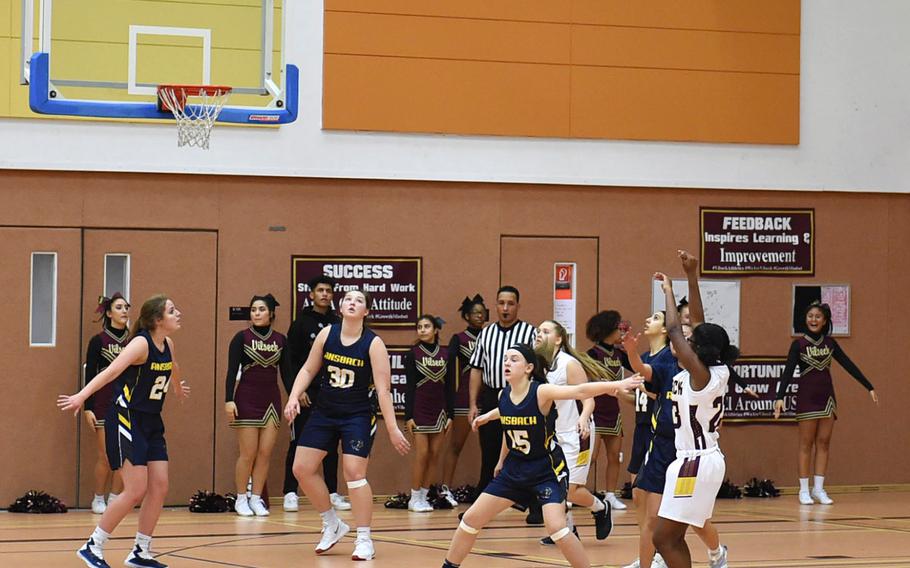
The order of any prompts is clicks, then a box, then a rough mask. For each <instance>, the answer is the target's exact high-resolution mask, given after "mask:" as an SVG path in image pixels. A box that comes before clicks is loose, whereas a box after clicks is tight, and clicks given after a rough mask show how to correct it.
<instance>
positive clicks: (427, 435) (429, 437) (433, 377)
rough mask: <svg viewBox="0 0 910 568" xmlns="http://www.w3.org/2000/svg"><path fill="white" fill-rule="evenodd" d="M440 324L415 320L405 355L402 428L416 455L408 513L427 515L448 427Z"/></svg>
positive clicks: (449, 401) (448, 388)
mask: <svg viewBox="0 0 910 568" xmlns="http://www.w3.org/2000/svg"><path fill="white" fill-rule="evenodd" d="M440 329H442V322H441V321H440V320H439V318H437V317H435V316H431V315H422V316H420V317H419V318H418V319H417V340H418V341H417V343H416V344H415V345H414V346H413V347H412V348H411V350H410V351H409V352H408V353H406V354H405V363H404V365H405V372H406V373H407V379H408V382H407V395H406V396H405V410H404V420H405V428H407V430H408V431H409V432H410V433H412V434H414V445H415V446H416V447H417V455H416V456H415V459H414V463H413V466H412V470H411V499H410V501H408V510H410V511H413V512H415V513H427V512H430V511H432V510H433V506H432V505H430V503H429V502H428V501H427V493H428V491H429V489H428V488H429V487H430V482H431V481H432V478H433V476H434V473H435V472H434V470H435V469H436V467H435V466H436V464H437V463H438V458H439V451H440V449H441V447H442V442H443V440H444V439H445V433H446V432H447V431H448V430H449V428H450V427H451V426H452V414H453V405H454V401H453V398H454V397H453V395H454V392H455V389H454V388H453V387H452V383H453V382H454V374H455V365H454V363H453V362H452V361H450V354H449V349H448V348H447V347H443V346H441V345H440V344H439V331H440Z"/></svg>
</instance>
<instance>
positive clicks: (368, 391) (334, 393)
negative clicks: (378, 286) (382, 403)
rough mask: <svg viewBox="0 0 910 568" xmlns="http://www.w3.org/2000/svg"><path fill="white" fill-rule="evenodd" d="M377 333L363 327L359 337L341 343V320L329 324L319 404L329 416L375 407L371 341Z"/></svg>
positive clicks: (317, 400)
mask: <svg viewBox="0 0 910 568" xmlns="http://www.w3.org/2000/svg"><path fill="white" fill-rule="evenodd" d="M375 337H376V334H375V333H373V332H372V331H371V330H370V329H369V328H367V327H364V328H363V333H362V334H361V336H360V339H358V340H357V341H355V342H354V343H353V344H351V345H347V346H345V345H342V343H341V324H333V325H332V326H331V327H330V328H329V335H328V337H326V340H325V346H324V347H323V350H322V371H321V376H320V382H319V389H320V390H319V398H317V399H316V406H317V408H319V409H320V410H321V411H322V412H323V413H325V414H326V415H328V416H346V415H353V414H369V413H370V412H372V411H373V366H372V365H371V364H370V345H371V344H372V343H373V339H374V338H375Z"/></svg>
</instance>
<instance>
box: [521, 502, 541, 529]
mask: <svg viewBox="0 0 910 568" xmlns="http://www.w3.org/2000/svg"><path fill="white" fill-rule="evenodd" d="M525 523H526V524H529V525H542V524H543V509H541V508H540V505H536V506H533V507H530V510H529V511H528V516H527V517H525Z"/></svg>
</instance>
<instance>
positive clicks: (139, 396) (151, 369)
mask: <svg viewBox="0 0 910 568" xmlns="http://www.w3.org/2000/svg"><path fill="white" fill-rule="evenodd" d="M136 338H143V339H145V341H146V342H147V343H148V351H149V352H148V358H147V359H146V360H145V363H143V364H141V365H130V366H129V367H127V369H126V370H125V371H124V372H123V374H121V375H120V377H118V378H117V384H116V386H115V390H114V394H115V395H116V396H117V406H119V407H121V408H127V409H130V410H137V411H139V412H147V413H152V414H154V413H160V412H161V408H162V407H163V406H164V397H165V395H167V389H168V387H170V384H171V373H172V372H173V369H174V360H173V358H172V357H171V348H170V346H169V345H168V343H167V340H165V342H164V350H163V351H161V350H159V349H158V347H156V346H155V342H154V341H152V336H151V334H150V333H149V332H148V331H146V330H144V329H143V330H142V331H140V332H139V333H138V334H137V335H136Z"/></svg>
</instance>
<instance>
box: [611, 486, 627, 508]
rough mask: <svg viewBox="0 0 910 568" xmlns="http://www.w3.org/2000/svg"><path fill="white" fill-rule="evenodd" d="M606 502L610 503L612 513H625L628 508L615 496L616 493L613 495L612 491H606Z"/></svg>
mask: <svg viewBox="0 0 910 568" xmlns="http://www.w3.org/2000/svg"><path fill="white" fill-rule="evenodd" d="M607 501H609V502H610V506H611V507H613V510H614V511H625V510H626V509H627V508H628V506H627V505H626V504H625V503H623V502H622V500H621V499H620V498H619V497H617V496H616V493H613V492H612V491H607Z"/></svg>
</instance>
